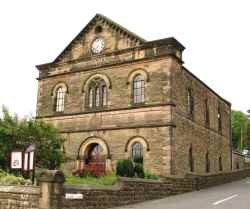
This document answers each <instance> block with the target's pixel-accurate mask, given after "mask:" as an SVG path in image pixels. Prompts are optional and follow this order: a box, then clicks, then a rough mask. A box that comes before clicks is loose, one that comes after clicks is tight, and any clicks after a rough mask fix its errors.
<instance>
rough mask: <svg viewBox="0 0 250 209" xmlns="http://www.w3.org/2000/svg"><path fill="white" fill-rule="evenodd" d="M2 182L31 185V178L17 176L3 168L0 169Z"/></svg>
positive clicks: (0, 181) (3, 183)
mask: <svg viewBox="0 0 250 209" xmlns="http://www.w3.org/2000/svg"><path fill="white" fill-rule="evenodd" d="M0 184H2V185H11V184H14V185H31V181H30V180H26V179H24V178H23V177H17V176H14V175H12V174H9V173H7V172H5V171H3V170H0Z"/></svg>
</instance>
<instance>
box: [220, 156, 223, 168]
mask: <svg viewBox="0 0 250 209" xmlns="http://www.w3.org/2000/svg"><path fill="white" fill-rule="evenodd" d="M219 171H223V165H222V158H221V156H220V157H219Z"/></svg>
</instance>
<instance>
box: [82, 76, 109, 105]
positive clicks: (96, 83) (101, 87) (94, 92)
mask: <svg viewBox="0 0 250 209" xmlns="http://www.w3.org/2000/svg"><path fill="white" fill-rule="evenodd" d="M107 105H108V90H107V85H106V83H105V81H104V80H103V79H100V78H96V79H93V81H91V83H90V85H89V90H88V97H87V107H88V108H89V109H102V108H105V107H106V106H107Z"/></svg>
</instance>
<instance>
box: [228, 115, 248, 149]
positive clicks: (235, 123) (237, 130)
mask: <svg viewBox="0 0 250 209" xmlns="http://www.w3.org/2000/svg"><path fill="white" fill-rule="evenodd" d="M231 121H232V141H233V147H234V149H240V148H241V134H242V135H243V138H244V144H243V148H244V146H245V145H246V144H248V143H249V144H250V120H249V119H248V117H247V116H246V115H245V114H244V113H243V112H241V111H232V114H231Z"/></svg>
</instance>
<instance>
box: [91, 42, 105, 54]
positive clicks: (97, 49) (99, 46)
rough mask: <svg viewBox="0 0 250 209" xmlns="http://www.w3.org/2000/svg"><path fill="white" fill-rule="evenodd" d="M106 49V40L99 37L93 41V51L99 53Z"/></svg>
mask: <svg viewBox="0 0 250 209" xmlns="http://www.w3.org/2000/svg"><path fill="white" fill-rule="evenodd" d="M103 49H104V40H103V39H101V38H97V39H95V40H94V41H93V43H92V46H91V50H92V52H93V53H95V54H98V53H100V52H101V51H102V50H103Z"/></svg>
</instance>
